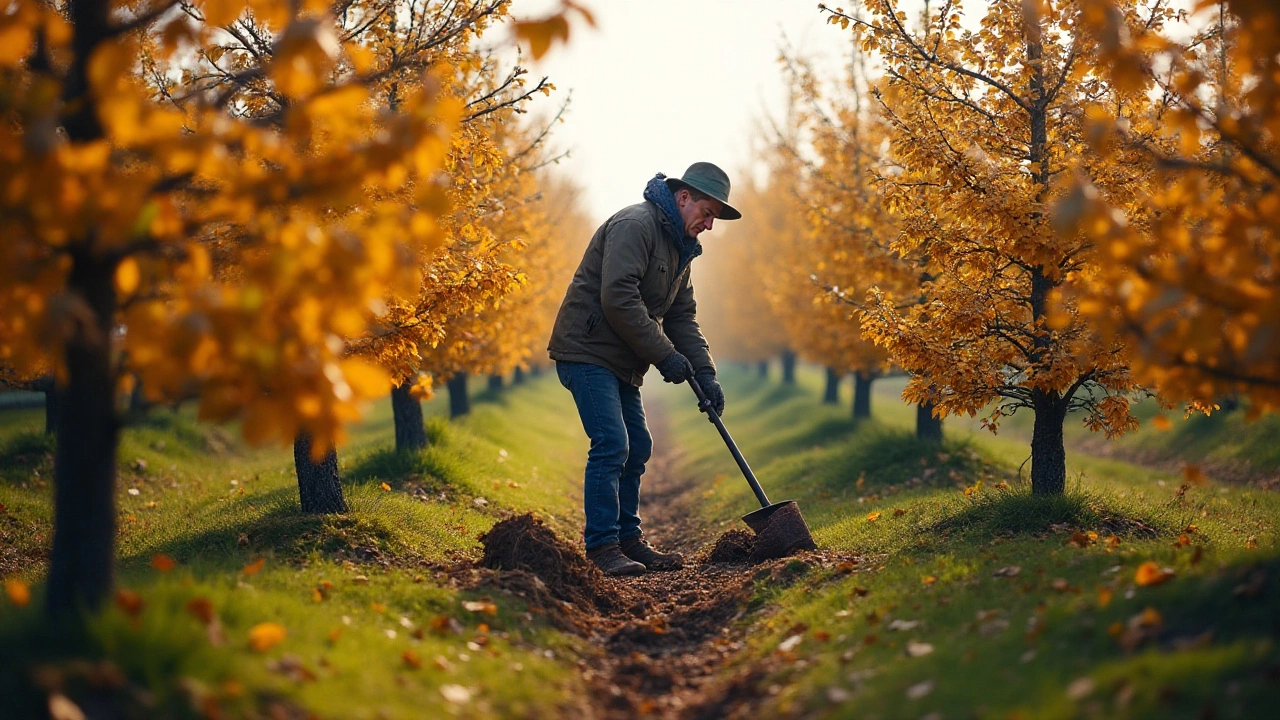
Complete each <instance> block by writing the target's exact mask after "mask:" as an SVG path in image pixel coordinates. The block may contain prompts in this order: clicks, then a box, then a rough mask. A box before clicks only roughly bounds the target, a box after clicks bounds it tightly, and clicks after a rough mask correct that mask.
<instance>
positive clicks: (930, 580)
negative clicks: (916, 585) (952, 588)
mask: <svg viewBox="0 0 1280 720" xmlns="http://www.w3.org/2000/svg"><path fill="white" fill-rule="evenodd" d="M920 582H922V583H924V584H925V585H932V584H934V583H936V582H938V578H936V577H934V576H932V575H925V576H924V577H922V578H920Z"/></svg>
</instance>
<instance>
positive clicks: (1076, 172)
mask: <svg viewBox="0 0 1280 720" xmlns="http://www.w3.org/2000/svg"><path fill="white" fill-rule="evenodd" d="M823 11H824V12H826V13H827V14H828V18H829V20H830V21H831V22H832V23H833V24H836V25H839V26H840V27H841V28H843V29H845V30H847V31H849V32H850V33H851V35H852V40H853V41H854V43H855V47H856V50H855V53H856V55H855V62H854V63H853V72H852V73H851V74H850V76H849V77H844V78H839V79H833V78H828V77H821V76H819V75H818V74H817V73H815V72H813V70H812V69H811V68H810V67H809V66H808V65H806V64H805V62H804V61H803V60H802V59H798V58H791V59H789V60H788V61H787V71H788V77H789V78H790V80H791V87H792V98H793V102H792V105H791V108H790V111H789V113H788V114H787V117H786V118H785V119H784V121H783V122H781V123H780V124H779V126H778V127H777V128H775V131H774V132H773V133H772V136H773V137H772V138H771V139H772V142H771V143H770V148H769V150H768V152H767V154H766V156H767V157H768V158H769V170H770V175H769V182H768V185H767V187H765V188H762V189H759V190H756V191H755V192H754V193H753V195H752V200H753V203H751V204H748V205H747V207H750V208H752V210H753V213H752V215H753V216H754V217H755V218H757V219H756V220H754V221H753V222H755V223H756V227H754V228H744V229H743V230H742V237H739V238H735V239H733V240H730V241H729V242H727V243H726V245H728V246H730V249H731V250H730V251H731V252H734V253H735V254H736V255H740V256H741V259H739V260H737V261H736V262H744V263H747V264H748V265H750V266H751V267H752V271H753V273H754V274H751V275H736V274H735V278H739V279H736V280H735V282H737V283H739V285H741V282H742V281H741V280H740V278H743V277H750V278H752V282H753V283H757V284H758V285H759V287H763V288H766V289H767V290H768V292H767V296H768V299H769V301H770V308H771V311H772V317H774V318H776V319H777V322H778V323H779V326H780V327H782V328H784V329H785V331H786V341H785V342H786V343H787V344H788V345H789V346H790V347H792V348H795V349H796V350H797V351H798V352H800V353H801V355H803V356H805V357H808V358H810V359H811V360H814V361H816V362H820V363H823V364H825V365H827V366H829V367H833V368H836V369H837V370H841V371H843V370H852V371H855V372H858V371H861V372H866V373H875V372H877V371H878V370H879V369H881V368H884V367H886V365H889V364H892V365H894V366H897V367H899V368H902V369H903V370H905V371H906V372H907V373H909V375H910V382H909V383H908V385H907V388H906V390H905V392H904V397H905V398H906V399H907V400H909V401H913V402H916V403H918V404H919V405H920V406H921V407H922V408H926V409H928V410H929V411H930V414H931V415H934V416H937V417H941V416H945V415H947V414H952V413H967V414H969V415H976V414H978V413H983V414H984V418H983V422H984V424H985V425H987V426H988V427H990V428H991V429H992V430H993V431H994V430H995V429H996V428H997V427H998V425H999V423H1000V421H1001V419H1002V418H1003V417H1006V416H1008V415H1011V414H1012V413H1014V412H1016V411H1018V410H1024V411H1031V412H1033V413H1034V415H1035V421H1034V426H1033V433H1032V441H1031V483H1032V489H1033V491H1034V492H1037V493H1060V492H1062V491H1063V489H1064V485H1065V478H1066V467H1065V452H1064V447H1063V426H1064V422H1065V420H1066V417H1067V414H1068V412H1071V411H1079V412H1080V413H1082V417H1083V421H1084V423H1085V424H1086V425H1087V426H1088V427H1089V428H1091V429H1093V430H1100V431H1103V432H1105V433H1107V434H1108V435H1109V436H1110V435H1114V434H1118V433H1122V432H1125V431H1127V430H1129V429H1131V428H1133V427H1135V426H1136V425H1137V421H1136V420H1135V418H1134V417H1133V416H1132V414H1131V413H1130V404H1131V402H1132V401H1133V400H1134V399H1136V398H1138V397H1141V396H1143V395H1146V394H1153V393H1154V394H1157V395H1158V396H1159V397H1160V398H1161V399H1162V400H1163V401H1165V402H1167V403H1174V402H1186V403H1189V404H1191V405H1192V406H1193V407H1195V408H1199V409H1203V410H1212V409H1213V407H1214V404H1215V403H1216V401H1217V400H1218V399H1219V398H1220V397H1222V396H1224V395H1227V394H1242V395H1245V396H1247V397H1248V398H1249V399H1250V400H1251V407H1252V409H1253V411H1254V412H1258V411H1262V410H1265V409H1270V408H1272V407H1274V406H1275V404H1276V400H1277V397H1278V396H1277V380H1280V374H1278V373H1277V370H1280V346H1278V345H1277V342H1280V340H1277V337H1276V334H1275V333H1274V331H1273V329H1274V327H1276V323H1275V321H1276V320H1277V317H1276V313H1277V311H1278V310H1280V305H1278V304H1277V303H1278V302H1280V299H1278V297H1277V293H1276V282H1277V280H1276V263H1277V260H1278V259H1280V256H1278V251H1280V247H1277V230H1278V229H1280V227H1278V226H1280V197H1278V196H1277V194H1276V193H1277V192H1278V191H1277V188H1278V187H1280V184H1277V180H1280V162H1277V160H1278V159H1280V148H1277V139H1278V138H1277V134H1278V133H1280V126H1278V125H1277V123H1280V111H1277V108H1278V107H1280V95H1278V94H1277V87H1278V86H1277V83H1276V81H1275V78H1276V77H1277V74H1276V73H1277V53H1276V49H1277V45H1276V43H1277V39H1276V36H1275V30H1276V29H1277V27H1276V26H1277V22H1278V19H1277V13H1276V11H1275V9H1274V8H1273V7H1271V6H1270V5H1269V4H1267V3H1258V2H1250V1H1248V0H1236V1H1235V2H1228V1H1224V2H1202V3H1200V4H1198V5H1197V7H1196V8H1195V9H1194V11H1193V12H1191V13H1190V14H1188V13H1187V12H1186V11H1185V10H1178V9H1177V8H1175V7H1172V6H1171V5H1170V3H1168V2H1166V1H1165V0H1116V1H1112V2H1108V1H1107V0H992V1H991V2H989V3H987V7H986V11H985V13H984V14H982V15H981V16H980V17H979V18H977V19H974V20H970V19H968V18H966V16H965V15H964V14H963V13H962V8H961V7H960V4H959V3H954V2H943V3H936V4H926V6H925V8H924V10H923V12H921V13H919V14H918V15H917V16H915V17H910V16H908V14H906V13H905V12H903V11H902V9H901V8H900V7H899V3H898V2H897V0H862V1H861V2H859V3H858V7H856V8H855V9H853V10H850V11H845V10H843V9H830V8H823ZM1175 37H1176V38H1181V39H1176V40H1175V39H1174V38H1175ZM739 244H741V246H742V247H738V245H739ZM757 289H758V288H741V287H737V288H735V287H727V288H722V289H721V291H722V292H724V293H725V297H726V299H727V301H728V303H730V304H732V303H737V302H741V301H742V300H743V295H742V292H750V291H753V290H757ZM735 290H737V291H738V292H735ZM751 317H752V321H753V322H755V323H759V324H761V325H762V324H763V323H765V322H766V320H765V318H766V317H768V316H766V315H764V314H753V315H752V316H751ZM730 329H732V328H730ZM761 334H763V333H761ZM729 345H730V346H732V343H730V344H729ZM922 414H923V413H922Z"/></svg>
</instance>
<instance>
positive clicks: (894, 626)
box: [887, 620, 920, 630]
mask: <svg viewBox="0 0 1280 720" xmlns="http://www.w3.org/2000/svg"><path fill="white" fill-rule="evenodd" d="M887 627H888V628H889V629H890V630H915V629H916V628H917V627H920V621H919V620H894V621H893V622H891V623H889V625H888V626H887Z"/></svg>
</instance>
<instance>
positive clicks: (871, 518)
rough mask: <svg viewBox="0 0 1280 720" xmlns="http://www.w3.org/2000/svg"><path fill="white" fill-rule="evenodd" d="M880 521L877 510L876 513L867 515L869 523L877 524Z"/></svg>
mask: <svg viewBox="0 0 1280 720" xmlns="http://www.w3.org/2000/svg"><path fill="white" fill-rule="evenodd" d="M879 519H880V511H879V510H876V511H875V512H871V513H867V522H875V521H877V520H879Z"/></svg>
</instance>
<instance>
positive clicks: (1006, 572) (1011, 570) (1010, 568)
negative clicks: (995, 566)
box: [991, 565, 1022, 577]
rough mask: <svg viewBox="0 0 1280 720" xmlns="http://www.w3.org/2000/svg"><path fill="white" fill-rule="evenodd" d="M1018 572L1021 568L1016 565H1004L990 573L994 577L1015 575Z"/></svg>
mask: <svg viewBox="0 0 1280 720" xmlns="http://www.w3.org/2000/svg"><path fill="white" fill-rule="evenodd" d="M1020 572H1022V568H1021V567H1019V566H1017V565H1005V566H1004V567H1002V568H1000V569H999V570H996V571H995V572H993V573H991V574H992V575H993V576H995V577H1016V576H1017V575H1018V573H1020Z"/></svg>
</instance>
